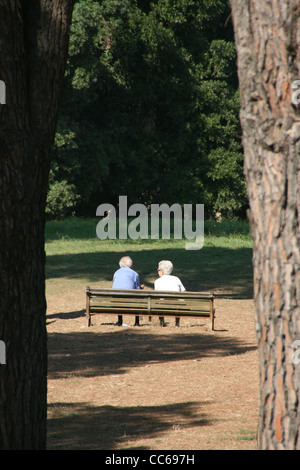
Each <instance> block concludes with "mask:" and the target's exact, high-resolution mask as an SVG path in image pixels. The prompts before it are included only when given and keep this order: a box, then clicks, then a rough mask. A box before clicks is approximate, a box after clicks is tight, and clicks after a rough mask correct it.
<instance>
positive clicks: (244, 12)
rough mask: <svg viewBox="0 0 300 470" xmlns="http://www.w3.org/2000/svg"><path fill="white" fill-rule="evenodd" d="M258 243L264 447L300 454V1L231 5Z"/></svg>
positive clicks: (234, 1)
mask: <svg viewBox="0 0 300 470" xmlns="http://www.w3.org/2000/svg"><path fill="white" fill-rule="evenodd" d="M231 6H232V14H233V22H234V29H235V38H236V46H237V53H238V71H239V81H240V89H241V100H242V104H241V124H242V128H243V142H244V153H245V174H246V179H247V184H248V195H249V203H250V222H251V228H252V235H253V240H254V248H253V265H254V296H255V303H256V310H257V336H258V348H259V367H260V413H259V427H258V435H259V446H260V448H262V449H300V364H297V362H298V361H295V360H293V354H294V353H295V349H294V347H295V346H297V347H298V348H299V343H298V345H297V343H295V341H297V340H299V339H300V267H299V258H300V243H299V242H300V228H299V224H300V153H299V151H300V116H299V108H298V109H297V107H296V106H295V105H293V103H292V96H291V95H292V93H293V90H292V83H293V82H294V80H296V79H299V78H300V75H299V72H300V70H299V67H300V44H299V40H300V16H299V14H300V4H299V1H298V0H264V1H254V0H231Z"/></svg>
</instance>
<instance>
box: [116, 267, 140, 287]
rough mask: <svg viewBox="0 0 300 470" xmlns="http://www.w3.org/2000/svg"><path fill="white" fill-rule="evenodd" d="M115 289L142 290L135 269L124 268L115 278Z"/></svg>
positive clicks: (118, 271) (117, 272) (119, 270)
mask: <svg viewBox="0 0 300 470" xmlns="http://www.w3.org/2000/svg"><path fill="white" fill-rule="evenodd" d="M112 288H113V289H140V278H139V275H138V273H136V272H135V271H134V270H133V269H131V268H128V267H126V266H124V267H123V268H120V269H118V270H117V271H116V272H115V274H114V277H113V286H112Z"/></svg>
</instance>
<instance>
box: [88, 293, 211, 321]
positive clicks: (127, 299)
mask: <svg viewBox="0 0 300 470" xmlns="http://www.w3.org/2000/svg"><path fill="white" fill-rule="evenodd" d="M99 313H100V314H101V313H102V314H109V313H115V314H118V315H119V317H120V316H122V315H135V317H136V322H135V324H136V325H138V324H139V316H140V315H148V316H149V321H151V317H152V316H153V315H156V316H158V317H159V318H160V323H161V324H163V318H164V317H165V316H170V315H171V316H173V317H175V325H176V326H179V322H180V317H209V318H210V324H211V329H212V330H213V329H214V318H215V309H214V294H213V293H204V292H187V291H185V292H166V291H156V290H144V289H143V290H138V289H137V290H134V289H132V290H128V289H126V290H125V289H124V290H120V289H106V288H100V287H89V286H87V288H86V317H87V320H88V326H90V325H91V315H92V314H99Z"/></svg>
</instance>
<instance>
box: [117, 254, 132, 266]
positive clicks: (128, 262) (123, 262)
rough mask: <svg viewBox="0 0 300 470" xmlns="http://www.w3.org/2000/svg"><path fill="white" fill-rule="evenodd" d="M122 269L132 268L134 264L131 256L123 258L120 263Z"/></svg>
mask: <svg viewBox="0 0 300 470" xmlns="http://www.w3.org/2000/svg"><path fill="white" fill-rule="evenodd" d="M119 265H120V268H132V265H133V262H132V259H131V258H130V257H129V256H123V257H122V258H121V259H120V261H119Z"/></svg>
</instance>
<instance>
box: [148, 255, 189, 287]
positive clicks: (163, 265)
mask: <svg viewBox="0 0 300 470" xmlns="http://www.w3.org/2000/svg"><path fill="white" fill-rule="evenodd" d="M172 271H173V264H172V263H171V261H168V260H163V261H160V262H159V263H158V269H157V272H158V275H159V278H158V279H156V281H155V282H154V289H155V290H165V291H175V292H183V291H185V287H184V286H183V284H182V282H181V280H180V279H179V277H177V276H172V275H171V273H172Z"/></svg>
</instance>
